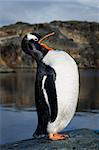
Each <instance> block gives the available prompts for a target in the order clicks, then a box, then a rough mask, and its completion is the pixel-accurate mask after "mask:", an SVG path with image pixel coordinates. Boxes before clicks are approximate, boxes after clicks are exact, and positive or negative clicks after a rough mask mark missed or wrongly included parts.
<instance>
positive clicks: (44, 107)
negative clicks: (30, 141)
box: [22, 33, 79, 140]
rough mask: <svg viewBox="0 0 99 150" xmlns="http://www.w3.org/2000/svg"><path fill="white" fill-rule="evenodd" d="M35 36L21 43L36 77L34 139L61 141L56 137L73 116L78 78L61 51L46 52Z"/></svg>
mask: <svg viewBox="0 0 99 150" xmlns="http://www.w3.org/2000/svg"><path fill="white" fill-rule="evenodd" d="M53 34H54V33H51V34H49V35H46V36H45V37H44V38H41V36H40V35H39V34H37V33H28V34H27V35H25V36H24V38H23V39H22V49H23V51H24V52H25V53H26V54H28V55H31V56H32V57H33V58H35V60H36V62H37V73H36V81H35V103H36V108H37V115H38V125H37V129H36V131H35V133H34V134H33V136H34V137H43V136H46V135H48V137H49V139H51V140H63V139H66V138H67V137H68V136H67V135H63V134H59V133H58V132H60V131H62V130H63V129H64V128H65V127H66V126H67V125H68V124H69V123H70V121H71V119H72V118H73V116H74V113H75V110H76V105H77V100H78V93H79V74H78V67H77V65H76V63H75V61H74V59H73V58H72V57H71V56H70V55H69V54H67V53H66V52H64V51H62V50H54V49H52V48H49V47H48V46H47V45H45V44H44V43H42V41H43V40H44V39H45V38H47V37H49V36H51V35H53Z"/></svg>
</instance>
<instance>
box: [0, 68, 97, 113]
mask: <svg viewBox="0 0 99 150" xmlns="http://www.w3.org/2000/svg"><path fill="white" fill-rule="evenodd" d="M34 84H35V70H33V71H20V70H19V71H17V73H9V74H6V73H3V74H0V104H1V105H3V106H13V107H15V108H17V109H21V108H22V107H27V108H33V107H35V102H34V99H35V98H34ZM98 89H99V71H98V70H80V94H79V103H78V110H79V111H82V110H89V109H98V108H99V92H98Z"/></svg>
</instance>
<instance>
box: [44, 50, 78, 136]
mask: <svg viewBox="0 0 99 150" xmlns="http://www.w3.org/2000/svg"><path fill="white" fill-rule="evenodd" d="M43 61H44V62H45V63H46V64H48V65H50V66H51V67H52V68H53V69H54V70H55V72H56V81H55V83H56V84H55V85H56V92H57V103H58V114H57V118H56V120H55V121H54V122H53V123H50V122H49V123H48V128H47V129H48V132H49V133H56V132H59V131H61V130H62V129H64V128H65V127H66V126H67V125H68V123H69V122H70V121H71V119H72V117H73V115H74V113H75V109H76V105H77V100H78V91H79V75H78V68H77V65H76V63H75V61H74V60H73V59H72V58H71V56H69V55H68V54H67V53H65V52H63V51H50V52H48V54H47V55H46V56H45V58H44V60H43Z"/></svg>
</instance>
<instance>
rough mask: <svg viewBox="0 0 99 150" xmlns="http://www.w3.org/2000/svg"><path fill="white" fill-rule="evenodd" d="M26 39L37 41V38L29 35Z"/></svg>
mask: <svg viewBox="0 0 99 150" xmlns="http://www.w3.org/2000/svg"><path fill="white" fill-rule="evenodd" d="M27 39H28V40H34V41H38V38H37V37H36V36H35V35H32V34H30V33H28V34H27Z"/></svg>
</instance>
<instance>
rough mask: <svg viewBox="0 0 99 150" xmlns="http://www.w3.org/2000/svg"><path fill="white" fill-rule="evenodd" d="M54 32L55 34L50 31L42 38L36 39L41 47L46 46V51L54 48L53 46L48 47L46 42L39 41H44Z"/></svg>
mask: <svg viewBox="0 0 99 150" xmlns="http://www.w3.org/2000/svg"><path fill="white" fill-rule="evenodd" d="M54 34H55V32H52V33H49V34H47V35H45V36H44V37H43V38H41V39H40V40H39V41H38V43H39V44H40V45H41V47H43V48H46V49H47V50H48V51H50V50H54V49H53V48H51V47H48V46H47V45H46V44H44V43H41V42H42V41H44V40H45V39H46V38H48V37H50V36H52V35H54Z"/></svg>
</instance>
